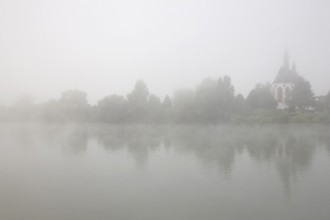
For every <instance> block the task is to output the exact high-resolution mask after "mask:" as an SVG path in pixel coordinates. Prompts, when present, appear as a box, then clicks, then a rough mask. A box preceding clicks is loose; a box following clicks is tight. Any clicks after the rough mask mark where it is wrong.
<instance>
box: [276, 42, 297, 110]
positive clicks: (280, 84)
mask: <svg viewBox="0 0 330 220" xmlns="http://www.w3.org/2000/svg"><path fill="white" fill-rule="evenodd" d="M297 79H298V73H297V72H296V64H295V63H293V64H292V69H290V57H289V53H288V50H287V48H285V51H284V54H283V64H282V66H281V68H280V70H279V71H278V73H277V76H276V78H275V80H274V82H273V83H272V86H271V93H272V95H273V97H274V98H275V100H276V102H277V108H278V109H287V108H289V102H290V99H291V91H292V89H293V88H294V86H295V83H296V81H297Z"/></svg>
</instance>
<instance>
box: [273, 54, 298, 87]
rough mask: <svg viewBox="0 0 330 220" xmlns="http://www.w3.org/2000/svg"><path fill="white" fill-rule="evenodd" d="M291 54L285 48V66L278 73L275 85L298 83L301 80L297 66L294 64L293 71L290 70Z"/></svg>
mask: <svg viewBox="0 0 330 220" xmlns="http://www.w3.org/2000/svg"><path fill="white" fill-rule="evenodd" d="M289 66H290V61H289V53H288V50H287V49H286V48H285V51H284V55H283V65H282V67H281V68H280V70H279V71H278V73H277V76H276V78H275V80H274V83H296V82H297V80H298V79H299V75H298V73H297V72H296V64H295V63H293V64H292V69H290V67H289Z"/></svg>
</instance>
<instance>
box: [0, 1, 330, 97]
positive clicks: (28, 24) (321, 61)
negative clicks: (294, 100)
mask: <svg viewBox="0 0 330 220" xmlns="http://www.w3.org/2000/svg"><path fill="white" fill-rule="evenodd" d="M329 9H330V3H329V2H328V1H321V0H318V1H312V0H308V1H307V0H304V1H300V0H299V1H298V0H289V1H287V0H276V1H275V0H272V1H257V0H251V1H243V0H240V1H201V0H195V1H185V0H182V1H172V0H169V1H151V0H145V1H133V0H131V1H129V0H122V1H105V0H96V1H86V0H83V1H80V0H79V1H78V0H59V1H50V0H44V1H39V0H30V1H23V0H10V1H9V0H2V1H0V30H1V34H0V76H1V80H0V88H1V92H0V103H3V104H12V103H14V102H15V100H16V99H17V98H18V97H20V96H21V95H23V94H29V95H30V96H33V97H34V98H35V100H36V101H45V100H48V99H51V98H59V97H60V95H61V93H62V92H63V91H65V90H67V89H79V90H83V91H86V92H87V93H88V101H89V102H90V103H91V104H95V103H96V102H97V101H98V100H100V99H101V98H103V97H104V96H106V95H110V94H119V95H126V94H128V93H129V92H130V91H131V89H132V88H133V87H134V84H135V82H136V81H137V80H139V79H143V80H144V81H145V82H146V84H147V85H148V87H149V89H150V91H152V92H153V93H155V94H156V95H157V96H160V97H161V98H163V97H165V95H170V96H171V95H173V92H174V91H175V90H178V89H182V88H195V86H196V85H198V84H199V83H200V82H201V81H202V80H203V79H205V78H207V77H214V78H217V77H220V76H223V75H228V76H230V77H231V79H232V83H233V85H234V86H235V92H236V93H237V94H238V93H242V94H243V95H244V96H247V95H248V93H249V92H250V90H251V89H252V88H253V87H254V86H255V85H256V84H257V83H265V82H270V83H271V82H273V80H274V78H275V76H276V74H277V72H278V70H279V68H280V67H281V64H282V55H283V52H284V48H285V47H287V48H288V51H289V54H290V58H291V60H292V61H293V60H294V61H295V62H296V64H297V71H298V72H299V73H300V74H301V75H302V76H303V77H304V78H305V79H307V80H309V81H310V82H311V85H312V88H313V90H314V92H315V94H316V95H326V94H327V92H328V91H329V89H330V87H329V83H328V81H329V78H328V75H329V70H330V66H329V65H328V58H329V57H330V44H329V38H330V24H329V22H330V14H329V13H328V12H329Z"/></svg>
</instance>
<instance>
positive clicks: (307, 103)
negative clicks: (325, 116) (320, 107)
mask: <svg viewBox="0 0 330 220" xmlns="http://www.w3.org/2000/svg"><path fill="white" fill-rule="evenodd" d="M291 94H292V99H291V100H290V105H291V108H297V109H298V110H306V109H309V108H311V107H314V106H315V99H314V93H313V91H312V88H311V84H310V82H309V81H307V80H305V79H304V78H303V77H301V76H300V77H299V78H298V80H297V82H296V83H295V86H294V88H293V90H292V93H291Z"/></svg>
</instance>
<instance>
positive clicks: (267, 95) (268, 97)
mask: <svg viewBox="0 0 330 220" xmlns="http://www.w3.org/2000/svg"><path fill="white" fill-rule="evenodd" d="M246 101H247V103H248V105H249V106H250V107H251V108H252V109H259V110H260V109H275V108H276V105H277V103H276V101H275V99H274V97H273V95H272V94H271V92H270V85H269V84H257V85H256V87H255V88H254V89H252V90H251V92H250V93H249V95H248V96H247V98H246Z"/></svg>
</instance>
